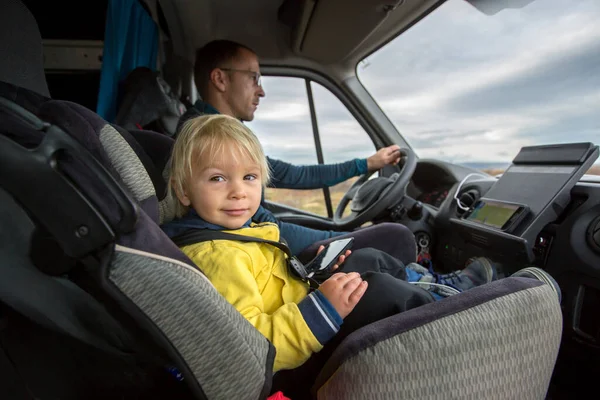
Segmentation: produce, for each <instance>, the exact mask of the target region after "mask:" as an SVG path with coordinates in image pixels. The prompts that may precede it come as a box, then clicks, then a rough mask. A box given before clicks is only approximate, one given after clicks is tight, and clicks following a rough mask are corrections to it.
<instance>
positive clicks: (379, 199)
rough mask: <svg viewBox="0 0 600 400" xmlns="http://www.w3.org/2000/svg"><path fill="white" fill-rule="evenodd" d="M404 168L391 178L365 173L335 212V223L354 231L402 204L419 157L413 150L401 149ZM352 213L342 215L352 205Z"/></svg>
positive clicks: (341, 227)
mask: <svg viewBox="0 0 600 400" xmlns="http://www.w3.org/2000/svg"><path fill="white" fill-rule="evenodd" d="M400 154H401V163H402V161H403V162H404V164H403V166H402V169H401V170H400V172H399V173H398V172H397V173H394V174H392V176H390V177H378V178H374V179H369V177H370V176H371V175H373V173H374V172H369V173H366V174H364V175H361V176H360V178H358V180H357V181H356V182H354V184H353V185H352V186H351V187H350V189H348V191H347V192H346V193H345V194H344V197H342V200H341V201H340V203H339V204H338V206H337V208H336V210H335V213H334V215H333V222H334V223H335V224H336V225H337V226H338V228H339V229H342V230H352V229H354V228H357V227H359V226H361V225H362V224H364V223H365V222H367V221H371V220H373V219H374V218H375V217H377V216H378V215H379V214H381V213H382V212H383V211H384V210H385V209H386V208H388V207H390V206H392V205H394V204H397V203H399V202H400V201H401V200H402V199H403V198H404V196H405V195H406V187H407V186H408V182H409V181H410V178H411V177H412V175H413V173H414V172H415V168H416V166H417V158H416V157H415V154H414V153H413V152H412V150H410V149H400ZM350 202H352V204H351V205H350V211H351V214H350V215H348V216H346V217H342V215H343V214H344V211H345V210H346V207H347V206H348V204H349V203H350Z"/></svg>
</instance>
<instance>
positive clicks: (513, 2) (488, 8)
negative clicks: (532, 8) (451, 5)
mask: <svg viewBox="0 0 600 400" xmlns="http://www.w3.org/2000/svg"><path fill="white" fill-rule="evenodd" d="M466 1H467V2H468V3H470V4H471V5H472V6H473V7H475V8H476V9H478V10H479V11H481V12H482V13H484V14H487V15H494V14H496V13H498V12H499V11H502V10H504V9H507V8H523V7H525V6H526V5H527V4H529V3H532V2H533V1H534V0H466Z"/></svg>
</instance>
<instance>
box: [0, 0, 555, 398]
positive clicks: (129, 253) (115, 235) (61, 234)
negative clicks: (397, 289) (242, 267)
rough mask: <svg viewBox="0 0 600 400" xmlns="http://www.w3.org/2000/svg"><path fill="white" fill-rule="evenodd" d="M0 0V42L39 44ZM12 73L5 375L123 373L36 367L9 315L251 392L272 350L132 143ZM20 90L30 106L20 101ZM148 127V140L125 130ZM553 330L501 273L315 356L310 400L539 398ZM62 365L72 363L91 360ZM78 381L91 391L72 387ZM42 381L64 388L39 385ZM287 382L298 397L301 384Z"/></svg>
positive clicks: (3, 274) (540, 292) (2, 297)
mask: <svg viewBox="0 0 600 400" xmlns="http://www.w3.org/2000/svg"><path fill="white" fill-rule="evenodd" d="M6 1H7V0H3V2H6ZM8 3H9V4H8V7H7V6H5V5H4V4H3V10H5V13H4V14H3V16H4V17H5V18H0V19H1V20H4V19H6V20H12V21H15V23H14V24H11V23H8V22H7V21H0V26H3V27H4V28H5V27H12V29H13V30H11V31H10V32H3V34H2V39H1V40H11V39H12V40H16V41H18V42H19V45H20V46H22V48H23V49H27V50H28V51H31V48H32V47H33V48H34V49H38V50H39V51H40V52H41V41H40V40H39V33H38V34H37V37H34V38H33V40H32V41H31V43H29V44H30V45H25V43H24V42H25V41H24V40H23V37H22V36H19V35H16V34H15V32H17V30H20V29H21V27H22V26H28V27H29V28H31V26H33V25H34V24H35V21H34V20H33V18H32V16H31V15H30V14H29V12H28V11H27V9H26V8H25V7H24V6H23V5H22V4H20V3H18V2H16V1H14V0H9V1H8ZM35 31H37V27H36V28H35ZM7 33H8V34H7ZM16 38H18V39H16ZM30 39H31V38H30ZM0 48H6V47H0ZM2 55H3V59H4V60H6V59H7V58H8V59H10V58H11V57H10V56H12V55H13V54H2ZM14 58H16V57H14ZM14 58H13V59H14ZM21 59H23V60H24V62H27V61H31V60H28V59H27V58H23V57H21ZM34 61H36V60H34ZM37 61H41V58H40V59H38V60H37ZM38 68H40V69H41V68H42V65H41V64H39V65H38ZM15 71H20V70H19V69H15ZM15 75H18V72H15ZM18 78H19V77H18V76H16V77H14V76H10V74H4V73H3V74H2V75H1V76H0V80H1V81H4V82H5V83H4V84H3V85H4V86H7V87H8V88H9V90H7V91H2V93H0V95H1V97H2V102H1V105H2V107H1V108H0V120H1V121H2V124H0V141H1V145H0V152H1V153H2V154H0V199H1V201H0V238H1V239H2V243H8V244H10V245H8V246H3V247H1V248H0V256H1V257H2V259H3V260H8V261H9V262H4V263H2V264H1V265H0V305H2V310H4V309H6V310H7V312H6V313H5V314H3V316H8V319H7V320H5V321H3V324H2V328H3V331H0V333H2V335H0V339H1V340H0V346H1V347H2V350H3V352H2V353H0V354H2V355H6V357H4V358H0V361H2V363H0V364H1V365H2V368H5V367H7V366H8V367H10V368H9V369H10V370H12V371H13V376H18V377H20V380H19V381H18V383H22V384H23V385H24V386H25V387H26V388H27V393H29V396H34V397H39V398H48V397H51V398H53V397H54V398H62V399H71V398H73V399H77V398H81V397H83V396H85V397H87V398H90V397H94V396H98V395H99V394H98V393H95V392H94V390H105V392H104V394H106V393H107V391H106V390H108V388H111V389H115V388H121V389H122V391H121V393H126V391H125V390H124V389H123V388H124V386H116V385H115V379H117V378H118V377H119V375H125V373H123V374H119V373H114V371H113V373H112V374H107V373H104V372H106V371H104V370H102V372H103V373H102V374H98V375H96V377H97V379H95V380H91V379H89V377H88V380H86V381H80V380H78V379H75V378H77V377H78V375H77V373H78V370H76V369H73V373H74V374H75V375H74V376H68V375H58V374H56V373H55V370H61V369H62V368H63V367H64V365H63V362H56V363H55V365H53V366H52V368H51V369H50V368H48V369H43V368H42V369H40V368H39V367H36V364H37V362H40V361H42V359H41V358H42V357H43V356H42V355H39V356H37V355H36V354H35V353H33V354H32V353H29V354H28V356H29V357H24V356H23V355H24V354H23V353H24V352H27V351H28V348H27V346H22V345H21V346H18V345H15V346H8V345H6V343H7V342H6V341H5V339H6V338H7V334H6V330H7V329H8V330H9V332H13V335H12V336H11V337H12V338H13V341H12V342H10V343H14V344H18V343H19V341H18V336H17V335H15V334H14V331H11V329H13V326H14V325H13V324H12V322H13V321H14V320H15V319H17V318H21V319H25V320H27V321H29V323H30V325H29V326H42V327H44V328H45V329H47V330H48V331H52V332H54V334H55V335H56V336H57V337H58V338H59V339H57V342H58V343H61V344H64V342H65V341H66V340H67V339H68V340H69V341H71V342H72V341H76V342H78V343H81V345H82V346H83V345H85V346H87V347H86V348H93V349H95V351H97V352H99V353H102V354H112V355H115V354H116V355H119V356H121V357H122V358H123V357H126V358H127V360H128V361H129V363H128V365H130V364H133V365H137V366H140V368H141V367H143V366H147V365H151V366H153V367H155V368H153V369H152V371H154V373H155V374H156V376H157V380H158V381H160V382H165V386H168V387H169V388H173V394H174V396H173V397H176V398H196V399H223V398H236V399H264V398H265V397H266V396H267V395H268V394H269V392H270V388H271V380H272V365H273V358H274V348H273V346H272V345H271V344H270V343H269V342H268V341H267V340H266V339H265V338H264V337H263V336H262V335H261V334H260V333H259V332H258V331H257V330H256V329H254V327H253V326H252V325H250V324H249V323H248V321H246V320H245V319H244V318H243V317H242V316H241V314H239V313H238V312H237V311H236V310H235V309H234V308H233V306H231V305H230V304H229V303H228V302H227V301H226V300H225V299H224V298H223V297H222V296H220V294H219V293H218V292H217V291H216V290H215V289H214V287H213V286H212V285H211V284H210V282H209V281H208V280H207V279H206V278H205V277H204V276H203V274H202V273H201V272H200V271H198V270H197V269H196V268H195V267H194V265H193V263H192V262H191V261H190V260H189V259H188V258H187V257H186V256H185V255H184V254H183V253H182V252H181V251H179V249H177V247H176V246H175V245H174V244H173V243H172V242H171V241H170V240H169V239H168V238H167V237H166V236H165V235H164V233H163V232H162V231H161V229H160V228H159V226H158V222H159V218H160V217H159V215H162V220H163V221H165V220H168V218H169V212H168V210H166V211H165V212H163V213H162V214H161V212H160V210H161V206H159V199H158V196H157V193H156V184H155V182H154V180H153V179H152V177H151V175H152V173H149V171H148V169H147V168H146V163H145V162H144V158H145V157H147V156H148V155H147V154H146V152H145V151H144V150H143V148H141V146H140V145H139V142H138V140H136V139H133V140H132V138H131V137H130V136H129V135H128V134H127V131H125V130H123V129H120V128H119V129H116V128H115V127H114V126H111V125H110V124H108V123H107V122H106V121H104V120H103V119H101V118H100V117H99V116H98V115H96V114H95V113H93V112H91V111H90V110H87V109H85V108H84V107H81V106H79V105H77V104H74V103H70V102H65V101H55V100H51V99H48V98H47V97H43V95H44V94H45V93H43V91H40V90H38V88H35V87H30V88H29V90H28V89H25V88H23V87H21V86H20V83H21V81H20V80H19V79H18ZM0 86H2V85H0ZM33 97H35V98H36V99H37V103H36V105H35V106H34V107H33V106H30V104H22V103H21V101H23V100H24V99H30V98H33ZM154 135H158V136H162V137H163V138H164V135H160V134H158V133H152V132H146V133H144V134H140V135H138V136H139V137H142V136H146V139H148V138H153V139H155V138H154ZM139 137H138V139H139ZM40 190H42V191H43V193H44V196H43V197H40V195H39V191H40ZM161 203H163V207H165V208H168V206H169V204H168V202H161ZM36 230H37V231H41V232H43V233H44V235H43V239H44V240H43V241H42V243H43V244H44V246H43V247H40V246H39V242H38V241H37V240H32V239H35V237H36V234H35V232H36ZM49 244H52V245H49ZM40 249H43V253H42V254H40ZM40 256H41V257H40ZM40 261H44V262H40ZM7 321H8V322H7ZM561 331H562V315H561V310H560V306H559V303H558V299H557V298H556V296H555V294H554V293H553V291H552V289H551V288H550V287H549V286H546V285H543V284H542V283H541V282H539V281H535V280H531V279H526V278H507V279H503V280H499V281H496V282H492V283H491V284H488V285H485V286H482V287H478V288H475V289H472V290H470V291H467V292H465V293H462V294H459V295H456V296H453V297H450V298H447V299H445V300H442V301H439V302H436V303H432V304H428V305H426V306H423V307H421V308H417V309H413V310H410V311H408V312H405V313H402V314H398V315H395V316H392V317H390V318H386V319H384V320H381V321H378V322H376V323H373V324H371V325H369V326H366V327H364V328H362V329H360V330H358V331H356V332H355V333H353V334H352V335H350V336H349V337H347V338H346V339H345V340H344V341H343V342H342V343H341V345H340V346H339V347H338V348H337V349H336V351H335V352H334V353H333V355H332V357H331V358H330V359H329V360H328V361H327V362H326V364H325V365H323V366H321V369H320V373H319V376H318V378H317V380H316V382H315V383H314V385H313V387H312V393H313V394H314V395H315V396H316V397H317V398H319V399H365V398H370V399H371V398H380V399H384V398H390V397H392V398H409V397H410V398H414V397H419V398H432V399H437V398H440V397H444V398H482V397H485V398H519V399H528V398H531V399H538V398H543V397H544V396H545V394H546V391H547V389H548V385H549V382H550V377H551V374H552V370H553V368H554V363H555V360H556V356H557V352H558V347H559V343H560V338H561ZM63 356H64V358H63V359H61V361H64V359H68V358H69V357H77V354H63ZM36 357H37V358H36ZM77 362H78V363H79V367H80V368H79V369H86V368H87V367H88V366H89V364H90V363H93V362H94V361H93V360H86V359H85V358H83V359H82V358H79V359H77ZM110 365H111V366H113V368H117V367H116V364H114V363H113V364H110ZM119 371H121V369H117V372H119ZM123 371H125V370H123ZM137 371H139V369H138V370H137ZM142 371H143V372H145V373H144V374H141V373H140V374H139V375H132V374H130V372H129V370H126V372H127V375H128V378H130V379H129V383H131V384H133V383H134V382H136V381H137V379H136V377H137V376H144V377H146V378H148V376H150V375H149V374H148V373H146V372H147V369H144V368H142ZM48 374H52V376H53V377H60V379H58V378H57V379H52V380H50V379H48V378H47V375H48ZM165 374H173V375H174V379H172V380H169V379H167V378H168V377H165ZM1 376H2V377H1V378H0V381H1V384H2V385H3V387H4V385H6V387H9V386H14V385H15V381H14V380H13V379H12V377H11V375H9V374H4V373H3V374H1ZM169 376H170V375H169ZM74 377H75V378H74ZM121 378H122V377H121ZM432 379H435V382H431V380H432ZM153 381H154V379H145V380H143V382H144V383H146V384H148V385H150V384H152V383H153ZM119 384H120V385H125V383H123V382H121V381H120V382H119ZM86 386H87V388H88V389H89V388H94V389H92V391H91V392H90V391H88V392H84V391H83V390H84V389H86ZM56 387H61V388H63V389H64V391H65V392H68V393H67V394H65V393H61V394H64V395H61V396H51V395H48V393H49V392H50V391H51V389H56ZM182 387H186V388H187V390H183V389H182ZM71 389H72V390H71ZM75 389H77V390H79V391H77V390H75ZM303 389H304V392H305V395H306V397H308V396H309V392H311V388H303ZM163 393H164V392H163ZM115 395H118V391H117V392H115V391H113V392H112V396H115ZM147 395H148V393H146V396H147ZM131 396H132V397H135V395H131ZM138 396H139V393H138ZM109 397H110V396H109ZM138 398H140V397H138ZM294 400H296V398H294Z"/></svg>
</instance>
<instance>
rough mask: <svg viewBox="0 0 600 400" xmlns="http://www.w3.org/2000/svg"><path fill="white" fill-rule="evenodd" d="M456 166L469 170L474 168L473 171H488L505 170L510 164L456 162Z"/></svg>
mask: <svg viewBox="0 0 600 400" xmlns="http://www.w3.org/2000/svg"><path fill="white" fill-rule="evenodd" d="M456 164H458V165H464V166H465V167H469V168H475V169H479V170H484V169H485V170H488V169H502V170H504V169H506V168H508V166H509V165H510V162H505V163H498V162H485V161H479V162H475V161H472V162H457V163H456Z"/></svg>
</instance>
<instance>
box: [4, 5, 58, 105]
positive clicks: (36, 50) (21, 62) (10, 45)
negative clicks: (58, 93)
mask: <svg viewBox="0 0 600 400" xmlns="http://www.w3.org/2000/svg"><path fill="white" fill-rule="evenodd" d="M0 9H1V10H2V12H1V13H0V32H1V34H0V58H1V59H2V62H1V63H0V81H3V82H7V83H10V84H13V85H15V86H19V87H22V88H25V89H29V90H32V91H34V92H36V93H39V94H41V95H43V96H46V97H50V92H49V91H48V84H47V83H46V76H45V75H44V57H43V47H42V38H41V36H40V31H39V29H38V25H37V22H36V21H35V18H33V15H31V13H30V12H29V10H28V9H27V7H25V5H24V4H23V3H22V2H21V1H19V0H0Z"/></svg>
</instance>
